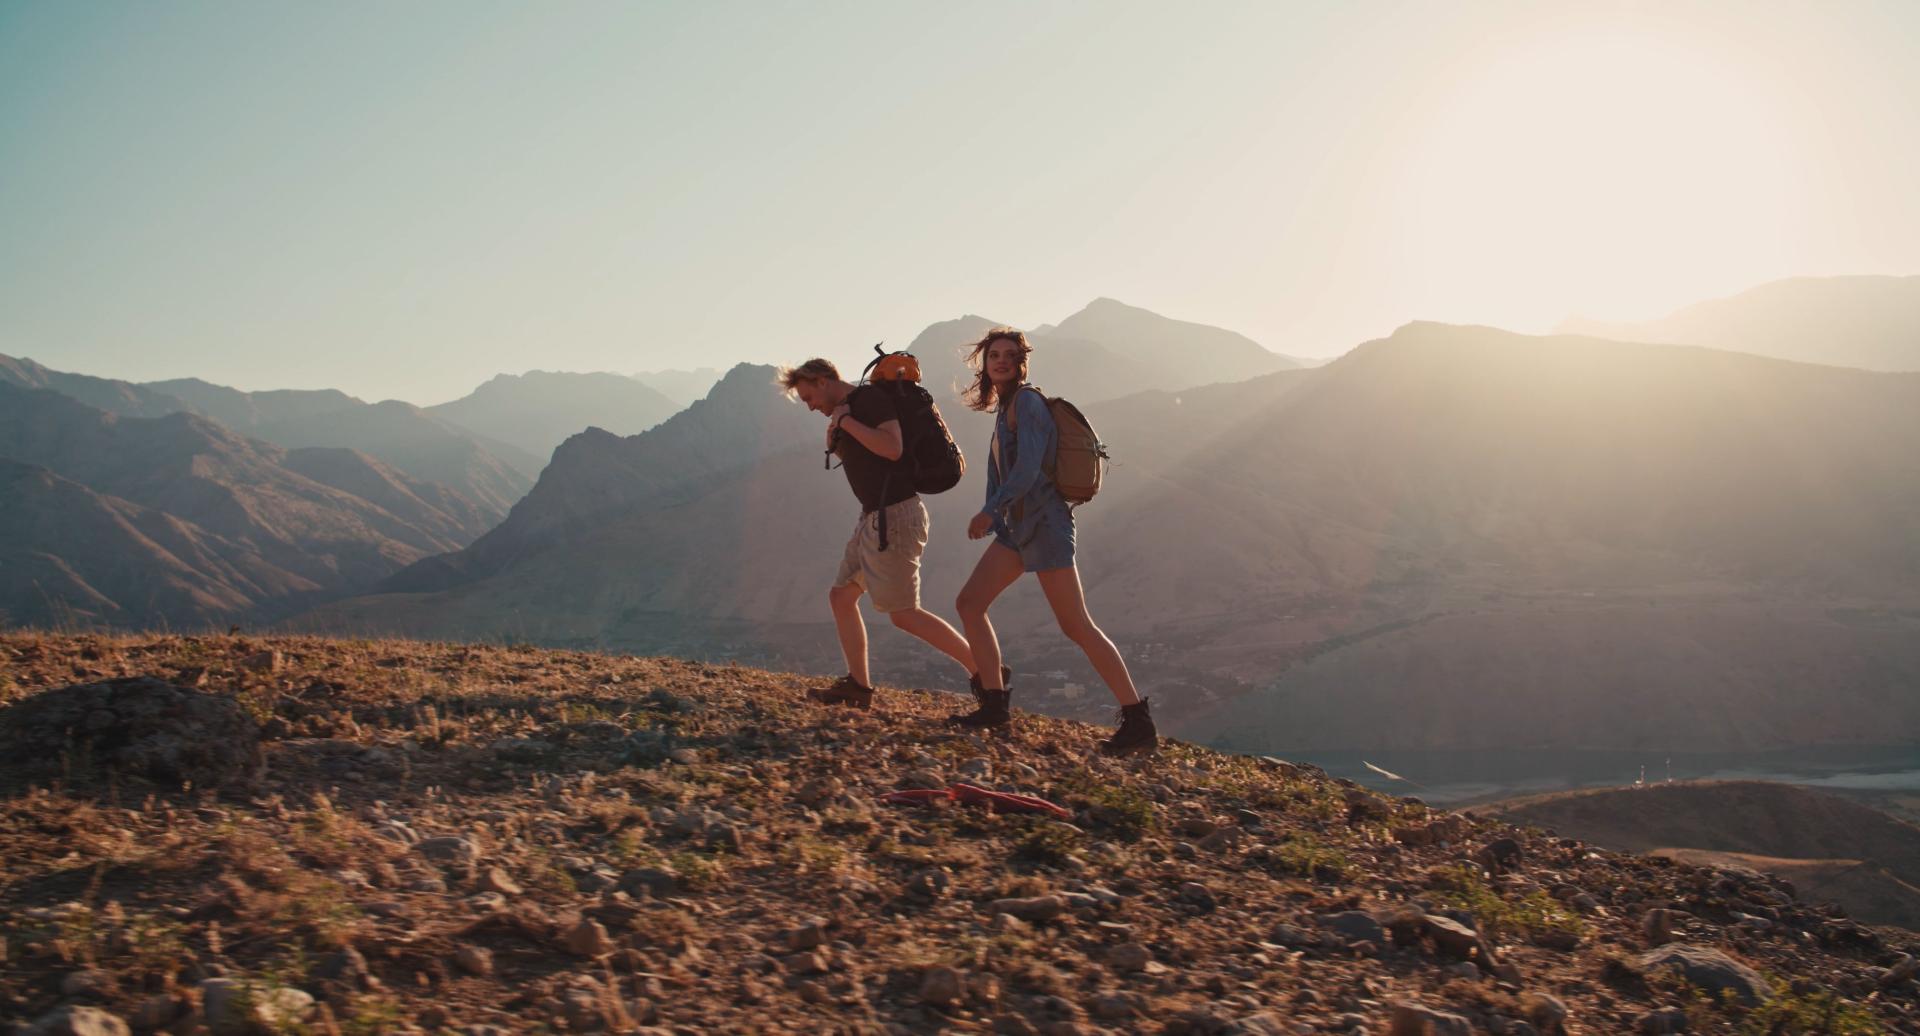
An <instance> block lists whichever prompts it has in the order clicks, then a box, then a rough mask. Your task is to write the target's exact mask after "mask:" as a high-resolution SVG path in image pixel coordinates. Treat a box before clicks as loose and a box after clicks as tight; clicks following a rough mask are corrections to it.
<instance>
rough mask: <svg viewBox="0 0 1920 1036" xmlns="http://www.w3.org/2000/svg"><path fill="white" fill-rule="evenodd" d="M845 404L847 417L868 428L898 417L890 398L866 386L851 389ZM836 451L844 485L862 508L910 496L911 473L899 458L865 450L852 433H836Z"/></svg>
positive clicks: (874, 509)
mask: <svg viewBox="0 0 1920 1036" xmlns="http://www.w3.org/2000/svg"><path fill="white" fill-rule="evenodd" d="M847 403H848V405H849V406H850V407H851V409H850V410H849V411H848V414H847V416H849V417H851V418H853V419H854V420H856V421H858V422H860V423H861V424H863V425H866V426H867V427H868V428H879V427H880V426H881V425H883V424H886V423H887V422H888V421H898V420H899V419H900V415H899V413H898V411H896V410H895V409H894V406H893V400H891V399H889V398H887V394H886V393H885V392H882V391H880V390H879V389H876V388H872V387H870V386H869V387H863V388H860V389H857V390H855V391H854V392H853V394H852V395H850V396H848V397H847ZM837 452H838V454H839V456H840V463H841V464H842V465H843V466H844V467H845V468H846V472H847V485H849V486H852V487H853V495H854V496H856V497H859V498H860V509H861V510H862V511H877V510H879V509H880V508H882V507H885V506H887V505H888V504H897V503H899V502H900V501H902V500H905V499H906V498H908V497H910V496H912V495H913V472H911V471H909V470H908V469H907V467H906V465H905V464H903V463H901V462H900V461H893V460H888V459H886V458H885V457H882V456H880V455H879V454H877V453H875V452H873V451H872V450H869V449H867V448H866V447H865V446H863V445H861V444H860V440H858V439H855V438H854V437H853V433H852V432H847V431H842V432H841V433H840V445H839V449H838V451H837ZM888 476H892V477H891V478H889V477H888Z"/></svg>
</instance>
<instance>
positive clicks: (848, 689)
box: [807, 674, 873, 709]
mask: <svg viewBox="0 0 1920 1036" xmlns="http://www.w3.org/2000/svg"><path fill="white" fill-rule="evenodd" d="M807 697H809V698H812V699H813V700H814V701H817V702H819V703H820V704H822V705H851V706H853V707H854V708H856V709H870V708H873V688H871V687H868V686H866V685H865V684H862V683H860V682H859V681H858V680H855V679H854V678H853V676H852V674H848V675H846V676H843V677H841V678H840V679H838V680H835V681H834V682H833V685H832V686H830V687H815V688H813V689H812V690H809V691H808V692H807Z"/></svg>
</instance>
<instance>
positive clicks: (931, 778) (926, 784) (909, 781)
mask: <svg viewBox="0 0 1920 1036" xmlns="http://www.w3.org/2000/svg"><path fill="white" fill-rule="evenodd" d="M900 786H901V787H903V788H928V789H932V788H944V787H946V786H947V782H946V780H945V779H944V778H942V777H941V776H940V775H939V774H937V773H934V772H933V771H932V770H910V771H908V772H907V775H906V776H905V777H902V778H900Z"/></svg>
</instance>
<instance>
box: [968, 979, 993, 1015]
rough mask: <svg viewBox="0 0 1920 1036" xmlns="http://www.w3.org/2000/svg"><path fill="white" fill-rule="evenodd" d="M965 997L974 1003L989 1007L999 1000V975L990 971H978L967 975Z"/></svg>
mask: <svg viewBox="0 0 1920 1036" xmlns="http://www.w3.org/2000/svg"><path fill="white" fill-rule="evenodd" d="M967 998H968V999H969V1000H972V1001H973V1002H974V1003H976V1004H981V1005H984V1006H989V1007H991V1006H992V1005H994V1004H997V1003H999V1002H1000V976H998V975H995V974H992V973H991V972H984V971H983V972H980V973H979V974H975V975H968V976H967Z"/></svg>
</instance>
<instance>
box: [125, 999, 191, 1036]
mask: <svg viewBox="0 0 1920 1036" xmlns="http://www.w3.org/2000/svg"><path fill="white" fill-rule="evenodd" d="M178 1017H180V1001H178V1000H175V999H174V998H173V997H171V996H168V995H167V994H165V993H160V994H157V995H155V996H150V997H147V998H146V999H145V1000H142V1001H140V1006H139V1007H138V1008H136V1009H135V1010H134V1012H133V1019H132V1021H133V1027H134V1028H136V1029H139V1030H141V1031H143V1032H151V1031H153V1030H154V1029H163V1028H165V1027H167V1026H168V1025H171V1024H173V1020H174V1019H175V1018H178Z"/></svg>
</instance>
